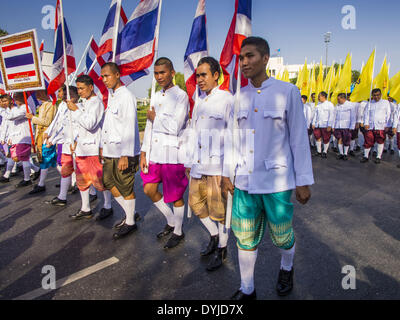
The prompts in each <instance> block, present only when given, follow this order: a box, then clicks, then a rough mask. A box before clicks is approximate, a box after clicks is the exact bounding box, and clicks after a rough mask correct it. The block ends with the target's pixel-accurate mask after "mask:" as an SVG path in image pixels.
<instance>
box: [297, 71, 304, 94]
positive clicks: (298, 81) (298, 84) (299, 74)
mask: <svg viewBox="0 0 400 320" xmlns="http://www.w3.org/2000/svg"><path fill="white" fill-rule="evenodd" d="M302 72H303V69H302V68H301V67H300V68H299V73H298V74H297V81H296V87H297V88H299V90H300V89H301V85H300V82H301V76H302Z"/></svg>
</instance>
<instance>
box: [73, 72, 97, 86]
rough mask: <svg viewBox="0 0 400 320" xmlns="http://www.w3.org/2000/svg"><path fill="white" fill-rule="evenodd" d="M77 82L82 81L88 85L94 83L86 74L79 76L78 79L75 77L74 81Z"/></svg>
mask: <svg viewBox="0 0 400 320" xmlns="http://www.w3.org/2000/svg"><path fill="white" fill-rule="evenodd" d="M78 82H80V83H84V84H85V85H87V86H90V85H92V86H93V84H94V83H93V79H92V78H91V77H89V76H88V75H86V74H83V75H81V76H79V77H78V79H76V83H78Z"/></svg>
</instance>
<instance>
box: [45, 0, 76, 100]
mask: <svg viewBox="0 0 400 320" xmlns="http://www.w3.org/2000/svg"><path fill="white" fill-rule="evenodd" d="M62 19H64V17H63V16H62V14H61V10H60V0H57V9H56V32H55V39H54V40H55V51H54V58H53V69H52V74H51V75H50V80H51V81H50V84H49V87H48V88H47V91H48V94H49V95H51V94H53V93H55V92H56V91H57V90H58V89H59V88H61V86H62V85H63V84H64V83H65V81H66V79H65V71H64V50H63V35H62V27H61V21H62ZM64 28H65V47H66V56H67V69H68V74H71V73H73V72H74V71H75V70H76V65H75V58H74V49H73V46H72V40H71V36H70V34H69V30H68V26H67V22H66V20H65V19H64Z"/></svg>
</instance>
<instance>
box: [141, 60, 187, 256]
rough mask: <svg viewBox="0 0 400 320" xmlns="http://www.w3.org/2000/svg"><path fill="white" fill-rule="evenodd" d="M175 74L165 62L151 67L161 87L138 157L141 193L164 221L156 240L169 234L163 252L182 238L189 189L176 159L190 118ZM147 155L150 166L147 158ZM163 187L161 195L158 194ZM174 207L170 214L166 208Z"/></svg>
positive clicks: (183, 94) (167, 62) (148, 114)
mask: <svg viewBox="0 0 400 320" xmlns="http://www.w3.org/2000/svg"><path fill="white" fill-rule="evenodd" d="M174 75H175V70H174V67H173V64H172V61H171V60H170V59H168V58H164V57H162V58H159V59H157V61H156V62H155V63H154V77H155V79H156V80H157V82H158V84H159V85H160V86H161V87H162V89H161V90H160V91H158V92H157V93H156V94H155V97H154V99H153V105H152V106H151V109H150V110H149V111H148V113H147V118H148V122H147V125H146V129H145V133H144V139H143V145H142V149H141V151H142V152H141V156H140V169H141V173H140V176H141V178H142V181H143V190H144V193H145V194H146V195H147V196H148V197H149V198H150V199H151V200H152V201H153V203H154V205H155V206H156V208H158V209H159V210H160V211H161V213H162V214H163V215H164V216H165V218H166V219H167V224H166V225H165V227H164V229H163V230H162V231H161V232H159V233H158V234H157V238H159V239H161V238H162V237H165V236H167V235H168V234H170V233H171V232H172V235H171V237H170V239H169V240H168V241H167V243H166V244H165V246H164V248H165V249H170V248H174V247H176V246H177V245H178V244H179V243H180V242H181V240H183V238H184V236H185V235H184V233H183V231H182V223H183V217H184V211H185V202H184V200H183V194H184V193H185V190H186V187H187V185H188V179H187V177H186V175H185V167H184V165H183V164H182V163H179V159H178V149H179V145H178V142H179V141H178V139H179V136H180V135H181V134H182V132H183V130H184V129H185V127H186V122H187V120H188V115H189V98H188V96H187V94H186V92H185V91H183V90H182V89H180V88H179V87H178V86H176V85H174V84H173V77H174ZM149 153H150V157H149V163H147V161H146V156H147V155H148V154H149ZM160 183H162V185H163V194H161V193H160V192H159V190H158V187H159V184H160ZM169 203H173V206H174V207H173V211H172V210H171V208H170V207H169V205H168V204H169Z"/></svg>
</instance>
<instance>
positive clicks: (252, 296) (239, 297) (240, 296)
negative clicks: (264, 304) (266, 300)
mask: <svg viewBox="0 0 400 320" xmlns="http://www.w3.org/2000/svg"><path fill="white" fill-rule="evenodd" d="M256 299H257V293H256V290H255V289H254V291H253V293H251V294H244V293H243V292H242V291H241V290H240V289H239V290H238V291H236V292H235V294H234V295H233V296H232V297H231V300H237V301H239V300H241V301H246V300H248V301H250V300H256Z"/></svg>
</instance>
